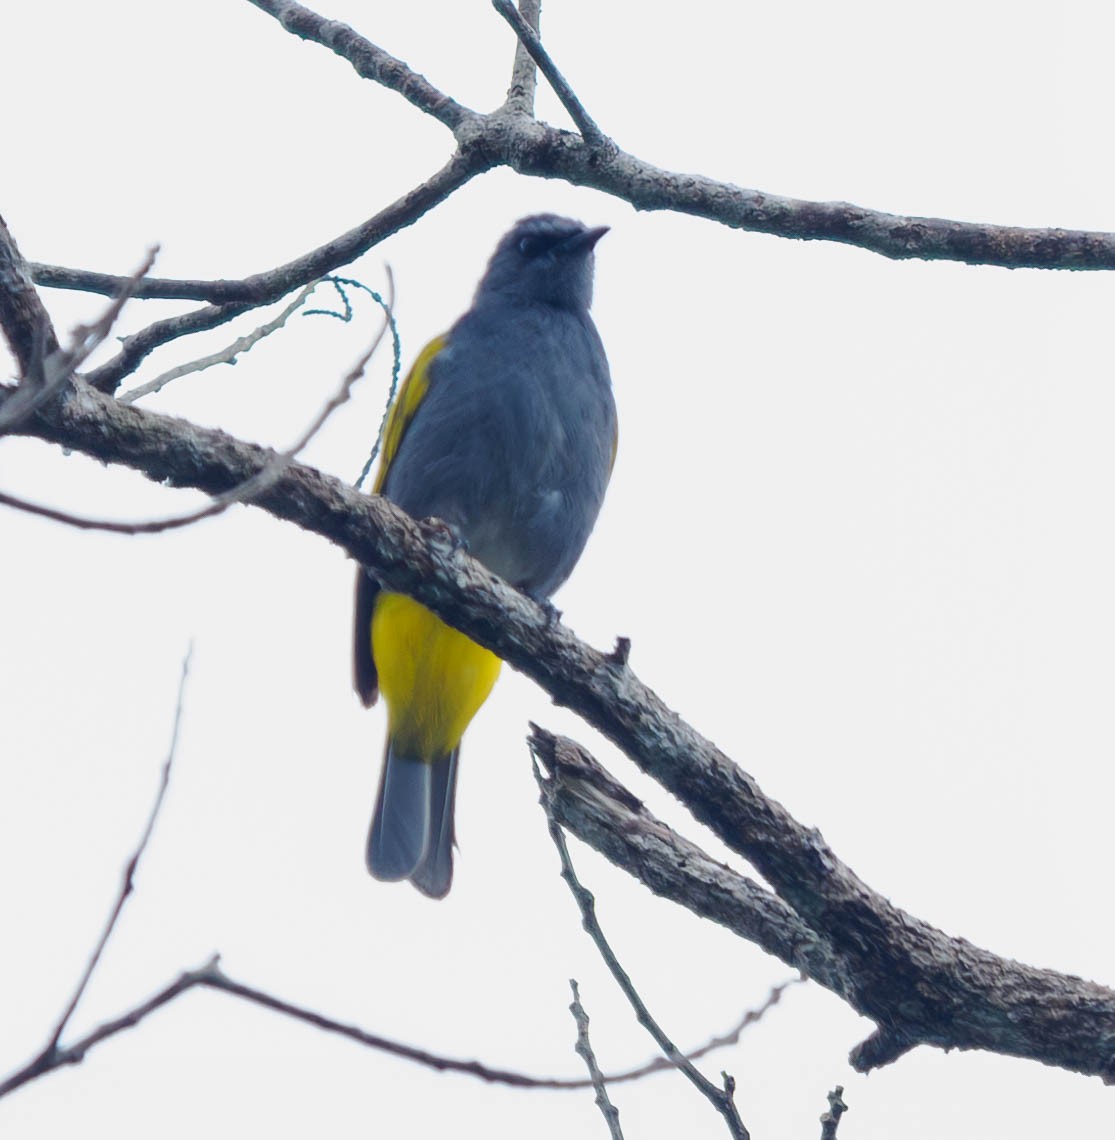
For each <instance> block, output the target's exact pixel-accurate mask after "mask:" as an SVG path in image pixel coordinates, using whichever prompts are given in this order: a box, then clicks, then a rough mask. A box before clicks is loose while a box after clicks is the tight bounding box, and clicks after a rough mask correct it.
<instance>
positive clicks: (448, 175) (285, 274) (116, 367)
mask: <svg viewBox="0 0 1115 1140" xmlns="http://www.w3.org/2000/svg"><path fill="white" fill-rule="evenodd" d="M491 165H492V163H491V159H490V157H489V156H488V155H486V154H485V153H484V152H483V151H482V150H480V149H478V148H475V147H474V148H471V149H470V150H468V152H467V153H466V152H459V153H457V154H455V155H454V156H453V157H452V158H451V159H450V160H449V161H448V162H447V163H446V164H445V165H444V166H443V167H442V168H441V169H440V170H438V171H437V172H436V173H435V174H433V175H431V176H430V177H429V178H428V179H426V181H425V182H422V183H421V184H420V185H418V186H416V187H414V188H413V189H412V190H409V191H408V192H407V193H406V194H404V195H402V197H400V198H397V199H396V200H395V201H394V202H392V203H391V205H389V206H387V207H385V208H384V209H382V210H380V211H379V213H377V214H375V215H373V216H372V217H371V218H369V219H368V220H367V221H365V222H362V223H361V224H360V225H359V226H356V227H354V228H353V229H351V230H349V231H348V232H347V233H344V234H341V235H340V236H339V237H337V238H334V239H333V240H332V241H330V242H327V243H326V244H325V245H323V246H320V247H319V248H317V249H315V250H312V251H311V252H310V253H307V254H304V255H303V256H302V257H299V258H296V259H295V260H294V261H290V262H287V263H286V264H285V265H280V266H278V267H277V268H276V269H273V270H270V271H269V272H267V273H261V274H257V275H256V276H254V277H249V278H246V279H245V280H243V281H238V282H232V283H229V282H224V283H223V285H224V286H230V285H231V287H228V288H214V289H211V290H210V289H203V290H202V292H204V293H210V292H211V293H213V294H214V295H215V296H217V297H219V298H222V299H221V300H220V301H219V303H214V304H209V305H206V306H204V307H203V308H200V309H194V310H193V311H192V312H189V313H183V314H181V315H180V316H177V317H168V318H166V319H165V320H161V321H155V322H154V323H153V324H150V325H148V326H147V327H146V328H144V329H141V330H140V331H139V332H137V333H134V334H133V335H132V336H129V337H126V338H125V339H124V342H123V346H122V347H121V349H120V352H119V353H117V355H116V356H115V357H113V359H112V360H110V361H108V362H107V363H105V364H102V365H101V366H100V367H99V368H95V369H93V370H92V371H91V372H89V373H88V375H87V376H86V377H85V379H86V380H87V381H88V383H89V384H90V385H91V386H92V387H94V388H96V389H97V391H98V392H104V393H106V394H108V395H111V394H112V393H114V392H115V391H116V389H117V388H118V387H119V385H120V383H121V381H122V380H123V379H124V378H125V377H126V376H129V375H130V374H131V373H132V372H134V371H135V370H136V369H137V368H138V367H139V365H140V364H141V363H142V361H143V360H144V359H146V357H147V356H149V355H150V354H151V353H152V352H153V351H154V350H155V349H156V348H159V347H161V346H162V345H164V344H167V343H168V342H170V341H172V340H176V339H178V338H179V337H183V336H186V335H188V334H190V333H195V332H201V331H204V330H206V329H212V328H217V327H218V326H220V325H223V324H227V323H228V322H229V321H231V320H233V319H234V318H236V317H238V316H240V314H241V313H245V312H248V311H249V310H250V309H255V308H259V306H260V305H265V304H270V303H271V302H273V301H278V300H280V299H281V298H282V297H285V296H286V295H287V293H289V292H290V291H291V290H292V289H297V288H300V287H301V286H303V285H307V284H309V283H310V282H311V281H314V280H316V279H317V278H319V277H324V276H326V275H327V274H329V273H331V272H332V271H333V270H334V269H337V268H339V267H340V266H342V265H346V264H347V263H348V262H350V261H352V260H354V259H355V258H357V257H359V256H360V255H361V254H363V253H367V251H368V250H369V249H371V248H372V246H374V245H377V244H378V243H379V242H381V241H383V240H384V238H387V237H390V235H391V234H393V233H397V232H398V231H399V230H401V229H404V228H405V227H407V226H409V225H412V224H413V223H414V222H416V221H417V220H418V219H419V218H420V217H422V215H423V214H425V213H427V212H428V211H429V210H431V209H433V207H434V206H436V205H437V204H438V203H439V202H442V201H444V200H445V199H446V198H448V197H449V195H450V194H452V193H453V192H454V191H455V190H458V189H460V187H462V186H463V185H464V184H465V183H466V182H468V181H469V180H470V179H472V178H475V177H476V175H477V174H480V173H482V172H483V171H484V170H487V169H489V167H490V166H491ZM73 272H75V271H67V273H68V274H70V278H69V279H71V280H73V279H74V278H73V277H72V274H73ZM101 278H102V280H101V281H100V282H99V283H100V284H105V283H107V282H110V281H112V280H114V279H113V278H111V277H107V276H106V275H101ZM174 284H184V285H191V284H201V285H203V286H205V285H207V284H210V283H205V282H201V283H197V282H192V283H191V282H175V283H174ZM211 284H212V285H214V286H220V285H221V284H222V283H220V282H214V283H211ZM63 287H66V286H63ZM70 287H72V286H70ZM94 291H96V292H99V291H100V289H99V288H98V289H97V290H94ZM171 295H175V296H179V297H186V298H190V299H192V298H194V297H196V296H197V294H195V293H193V292H191V291H190V290H189V289H186V290H182V291H178V292H176V293H172V294H171Z"/></svg>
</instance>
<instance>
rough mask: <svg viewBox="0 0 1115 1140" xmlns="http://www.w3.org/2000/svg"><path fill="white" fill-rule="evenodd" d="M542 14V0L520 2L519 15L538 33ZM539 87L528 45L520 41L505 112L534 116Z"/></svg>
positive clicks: (536, 70) (512, 66)
mask: <svg viewBox="0 0 1115 1140" xmlns="http://www.w3.org/2000/svg"><path fill="white" fill-rule="evenodd" d="M541 14H542V5H541V3H540V0H519V15H520V16H521V17H522V19H523V22H524V23H525V24H526V25H527V27H528V28H531V29H532V30H533V31H534V32H535V33H537V32H538V21H539V18H540V17H541ZM537 85H538V69H537V68H536V67H535V64H534V60H533V59H531V57H530V52H528V51H527V49H526V45H525V44H524V43H523V41H522V40H521V39H520V40H519V41H518V43H516V45H515V62H514V63H513V64H512V65H511V84H510V86H509V87H508V88H507V98H506V99H505V100H504V103H503V107H504V110H505V111H508V112H510V113H511V114H513V115H533V114H534V93H535V88H536V87H537Z"/></svg>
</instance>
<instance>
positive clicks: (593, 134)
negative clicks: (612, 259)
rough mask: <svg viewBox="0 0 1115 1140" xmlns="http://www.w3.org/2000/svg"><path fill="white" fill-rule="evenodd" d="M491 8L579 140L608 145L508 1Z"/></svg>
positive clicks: (494, 0) (535, 35)
mask: <svg viewBox="0 0 1115 1140" xmlns="http://www.w3.org/2000/svg"><path fill="white" fill-rule="evenodd" d="M253 2H254V0H253ZM492 7H493V8H495V10H496V11H497V12H498V13H499V14H500V15H501V16H502V17H503V18H504V19H505V20H506V21H507V22H508V23H509V24H510V25H511V28H512V30H513V31H514V33H515V35H516V36H518V38H519V43H520V44H522V46H523V47H524V48H526V50H527V52H528V53H529V54H530V58H531V59H533V60H534V62H535V63H536V64H537V65H538V68H539V70H540V71H541V72H542V74H543V75H544V76H545V77H546V82H547V83H549V85H550V86H551V87H552V88H553V90H554V94H555V95H556V96H557V97H558V99H559V100H561V105H562V106H563V107H564V108H565V109H566V111H568V112H569V117H570V118H571V119H572V120H573V122H574V123H576V124H577V130H579V131H580V132H581V137H582V138H583V139H584V140H585V142H587V143H589V144H590V145H592V146H602V145H608V144H609V143H611V140H610V139H609V138H608V136H607V135H605V134H604V132H603V131H602V130H601V129H600V128H599V127H598V126H597V125H596V123H595V122H594V121H593V118H592V116H591V115H590V114H589V113H588V111H586V110H585V108H584V106H583V104H582V103H581V101H580V99H578V98H577V96H576V95H575V94H574V92H573V88H572V87H570V86H569V83H568V81H567V80H566V78H565V76H564V75H562V73H561V72H560V71H559V70H558V67H557V64H556V63H554V61H553V59H551V58H550V53H549V52H548V51H547V50H546V49H545V48H544V47H543V46H542V41H541V40H540V39H539V38H538V33H537V32H536V31H535V30H534V28H532V27H531V25H530V24H529V23H528V22H527V21H526V20H525V19H524V18H523V16H522V15H521V14H520V12H519V10H518V9H517V8H516V7H515V5H514V4H512V3H511V0H492ZM612 145H614V144H612Z"/></svg>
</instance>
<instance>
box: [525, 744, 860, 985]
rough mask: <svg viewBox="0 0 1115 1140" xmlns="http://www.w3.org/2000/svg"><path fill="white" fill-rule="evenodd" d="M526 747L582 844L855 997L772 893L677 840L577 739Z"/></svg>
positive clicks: (821, 946) (550, 798)
mask: <svg viewBox="0 0 1115 1140" xmlns="http://www.w3.org/2000/svg"><path fill="white" fill-rule="evenodd" d="M528 742H529V744H530V750H531V754H532V755H533V756H534V758H535V760H537V761H538V762H539V763H540V764H541V765H542V768H543V769H544V770H545V772H546V773H547V775H548V778H547V779H545V780H544V781H543V783H542V797H543V799H544V801H545V803H546V807H547V810H548V811H549V812H551V813H552V814H553V817H554V818H555V819H556V820H557V821H558V823H560V824H561V826H562V827H564V828H566V830H568V831H570V832H571V833H572V834H573V835H575V836H576V837H577V838H578V839H580V840H581V842H583V843H587V844H588V845H589V846H590V847H593V848H595V849H596V850H597V851H599V852H600V854H601V855H603V856H604V857H605V858H606V859H609V860H611V862H613V863H614V864H615V865H616V866H617V867H620V868H622V869H623V870H624V871H626V872H627V873H628V874H629V875H631V876H632V877H633V878H636V879H638V880H639V881H640V882H641V883H642V884H643V885H644V886H646V887H649V888H650V890H652V891H653V892H654V893H655V894H656V895H660V896H661V897H662V898H665V899H669V900H670V901H671V902H675V903H677V904H678V905H679V906H683V907H685V908H686V909H687V910H691V911H692V912H693V913H694V914H696V915H699V916H700V917H701V918H707V919H709V920H711V921H712V922H716V923H719V924H720V925H721V926H723V927H726V928H727V929H728V930H730V931H732V933H733V934H738V935H739V936H740V937H741V938H746V939H747V941H749V942H754V943H755V945H756V946H759V947H760V948H761V949H763V950H764V951H766V953H768V954H771V955H773V956H774V957H775V958H778V959H780V960H781V961H783V962H785V963H786V965H787V966H790V967H791V968H793V969H795V970H800V971H801V972H802V974H803V975H806V976H808V977H809V978H811V979H812V980H813V981H815V982H817V983H818V984H820V985H822V986H824V987H825V988H826V989H829V990H832V991H833V992H834V993H836V994H838V995H840V996H841V997H843V998H848V996H849V995H851V994H854V992H855V985H854V982H853V979H852V978H851V977H849V975H848V973H847V968H846V965H845V963H844V961H843V959H842V958H841V957H840V955H839V954H837V953H836V952H835V951H834V950H833V948H832V946H831V945H830V944H829V942H828V941H827V940H826V939H825V938H824V937H823V936H822V935H820V934H818V933H817V932H816V931H814V930H812V929H811V928H810V927H809V926H807V925H806V924H805V923H804V922H803V921H802V920H801V919H800V918H799V917H798V915H797V914H796V913H795V912H794V910H793V908H792V907H790V906H789V905H788V904H787V903H784V902H783V901H782V900H781V899H780V898H779V897H778V896H777V895H775V894H774V893H773V892H771V891H769V890H767V889H766V888H765V887H761V886H760V885H759V884H758V883H756V882H755V881H754V880H753V879H749V878H747V876H746V875H740V874H738V873H737V872H736V871H733V870H732V869H731V868H729V867H726V866H724V864H723V863H718V862H717V861H716V860H715V859H713V858H712V857H711V856H709V855H706V854H705V852H704V851H702V850H701V849H700V848H699V847H698V846H697V845H696V844H695V843H693V842H691V841H690V840H688V839H686V838H685V837H684V836H682V835H678V833H677V832H676V831H673V830H672V829H671V828H670V827H669V826H668V825H666V824H665V823H663V822H662V821H661V820H660V819H658V818H657V817H655V816H654V815H652V814H651V813H650V812H649V811H648V810H647V809H646V807H645V806H644V805H643V804H642V802H641V801H639V800H638V799H636V798H635V797H634V796H633V795H632V794H631V793H630V792H629V791H628V790H627V789H626V788H625V787H624V786H623V785H622V784H620V783H619V781H618V780H616V779H615V777H613V776H612V775H610V774H609V773H608V772H607V771H606V770H605V769H604V768H603V767H602V766H601V765H600V764H599V762H598V761H597V760H596V759H595V758H594V757H593V756H592V755H590V753H588V752H587V751H586V750H585V749H584V748H582V747H581V746H580V745H579V744H577V743H576V742H575V741H572V740H570V739H569V738H568V737H564V736H555V735H553V734H552V733H549V732H546V731H545V730H544V729H541V728H539V727H538V726H537V725H532V726H531V735H530V737H529V740H528Z"/></svg>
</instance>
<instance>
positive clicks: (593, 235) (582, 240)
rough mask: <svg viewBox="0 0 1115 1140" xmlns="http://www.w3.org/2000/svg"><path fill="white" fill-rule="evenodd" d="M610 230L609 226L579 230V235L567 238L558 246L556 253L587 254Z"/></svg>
mask: <svg viewBox="0 0 1115 1140" xmlns="http://www.w3.org/2000/svg"><path fill="white" fill-rule="evenodd" d="M611 228H612V227H611V226H596V227H594V228H593V229H590V230H581V232H580V233H579V234H574V235H573V236H572V237H567V238H566V239H565V241H563V242H562V243H561V245H559V246H558V251H559V252H560V253H588V251H589V250H590V249H592V247H593V246H594V245H596V243H597V242H598V241H599V240H600V239H601V238H602V237H603V236H604V235H605V234H606V233H607V232H608V231H609V230H610V229H611Z"/></svg>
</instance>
